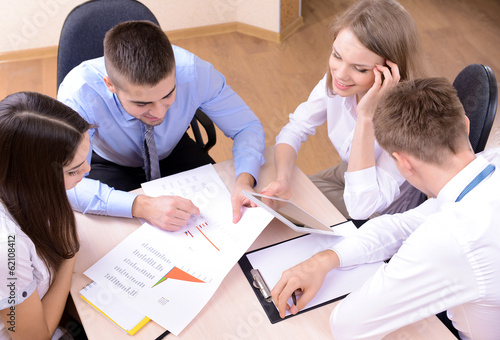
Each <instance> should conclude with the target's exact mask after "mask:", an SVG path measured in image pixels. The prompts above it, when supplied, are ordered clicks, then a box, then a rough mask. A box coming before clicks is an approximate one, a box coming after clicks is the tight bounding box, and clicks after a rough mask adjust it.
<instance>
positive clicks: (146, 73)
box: [104, 21, 175, 87]
mask: <svg viewBox="0 0 500 340" xmlns="http://www.w3.org/2000/svg"><path fill="white" fill-rule="evenodd" d="M104 62H105V65H106V71H107V72H108V77H109V78H110V80H111V82H113V84H114V85H115V86H118V87H120V85H121V87H123V85H124V84H120V81H126V82H130V83H132V84H134V85H147V86H155V85H157V84H158V83H159V82H160V81H162V80H163V79H165V78H166V77H167V76H169V75H170V74H172V72H174V71H175V57H174V51H173V49H172V45H171V44H170V41H169V40H168V37H167V36H166V34H165V33H164V32H163V31H162V30H161V28H160V27H159V26H158V25H156V24H154V23H152V22H150V21H127V22H122V23H119V24H118V25H116V26H115V27H113V28H112V29H111V30H109V31H108V32H107V33H106V36H105V38H104Z"/></svg>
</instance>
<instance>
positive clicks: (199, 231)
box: [196, 227, 220, 251]
mask: <svg viewBox="0 0 500 340" xmlns="http://www.w3.org/2000/svg"><path fill="white" fill-rule="evenodd" d="M196 229H198V231H199V232H200V233H201V234H202V235H203V236H205V238H206V239H207V241H208V242H210V244H211V245H213V246H214V248H215V249H217V250H218V251H220V249H219V248H217V246H216V245H215V244H213V243H212V241H210V239H209V238H208V237H207V235H205V234H204V233H203V231H201V229H200V228H199V227H196Z"/></svg>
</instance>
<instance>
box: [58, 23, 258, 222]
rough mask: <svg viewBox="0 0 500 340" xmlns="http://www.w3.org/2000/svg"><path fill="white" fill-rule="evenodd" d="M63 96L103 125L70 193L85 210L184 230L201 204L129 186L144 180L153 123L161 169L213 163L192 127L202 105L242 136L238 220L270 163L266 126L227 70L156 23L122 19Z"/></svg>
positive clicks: (237, 140)
mask: <svg viewBox="0 0 500 340" xmlns="http://www.w3.org/2000/svg"><path fill="white" fill-rule="evenodd" d="M58 99H59V100H60V101H61V102H63V103H65V104H66V105H68V106H70V107H71V108H73V109H74V110H76V111H77V112H78V113H80V115H81V116H82V117H83V118H85V119H86V120H87V121H88V122H89V123H91V124H94V125H95V128H94V129H92V130H91V131H90V139H91V143H92V148H91V149H92V152H91V153H90V154H89V156H88V161H89V163H90V161H91V160H92V168H93V169H92V170H91V171H90V173H89V175H88V176H87V177H86V178H84V179H83V180H82V182H81V183H79V184H78V185H77V186H76V187H75V188H74V189H72V190H71V191H68V197H69V199H70V202H71V204H72V206H73V208H74V209H75V210H78V211H81V212H83V213H93V214H103V215H110V216H122V217H138V218H145V219H147V220H148V221H149V222H151V223H152V224H154V225H156V226H158V227H160V228H162V229H165V230H172V231H173V230H178V229H180V227H182V226H183V225H185V224H186V222H187V220H188V219H189V218H190V216H191V215H192V214H198V213H199V209H198V208H197V207H196V206H195V205H194V204H193V203H192V202H191V201H190V200H187V199H184V198H181V197H177V196H162V197H156V198H153V197H149V196H146V195H136V194H132V193H129V192H127V191H129V190H132V189H135V188H138V187H140V183H142V182H145V181H146V180H147V179H146V175H145V171H144V157H143V154H144V134H145V129H146V128H147V127H148V126H153V127H154V140H155V144H156V149H157V154H158V159H159V160H160V162H159V164H160V170H161V175H162V176H166V175H170V174H173V173H177V172H181V171H184V170H188V169H192V168H195V167H198V166H201V165H204V164H208V163H213V160H212V159H211V157H209V156H208V155H207V154H206V153H205V152H203V151H202V150H201V148H200V147H199V146H198V145H197V144H196V143H195V142H194V141H193V140H192V139H190V138H189V136H188V135H187V133H186V130H187V129H188V127H189V124H190V122H191V120H192V119H193V117H194V114H195V112H196V110H197V109H198V108H200V109H202V110H203V111H204V112H205V113H206V114H207V116H208V117H209V118H210V119H211V120H212V121H213V122H214V123H215V124H216V125H217V126H218V127H219V128H220V129H221V130H222V131H223V132H224V134H225V135H226V136H228V137H230V138H232V139H233V140H234V143H233V158H234V163H235V172H236V183H235V187H234V190H233V192H232V194H231V201H232V205H233V221H234V222H237V221H238V220H239V219H240V217H241V206H242V205H244V204H247V203H248V201H247V200H246V199H245V197H244V196H243V195H242V193H241V192H242V190H253V187H254V185H255V183H256V179H257V177H258V174H259V169H260V167H261V166H262V164H264V162H265V160H264V154H263V153H264V148H265V141H264V130H263V127H262V124H261V123H260V121H259V120H258V118H257V117H256V116H255V114H254V113H253V112H252V111H251V110H250V108H249V107H248V106H247V105H246V104H245V103H244V101H243V100H242V99H241V98H240V97H239V96H238V95H237V94H236V93H235V92H234V91H233V90H232V89H231V88H230V86H229V85H227V84H226V81H225V78H224V76H223V75H222V74H221V73H219V72H218V71H217V70H215V69H214V67H213V66H212V65H211V64H209V63H208V62H205V61H203V60H201V59H199V58H198V57H197V56H195V55H193V54H192V53H190V52H188V51H186V50H184V49H182V48H179V47H177V46H172V45H171V44H170V42H169V40H168V38H167V36H166V35H165V33H164V32H163V31H162V30H161V29H160V27H158V26H157V25H155V24H152V23H150V22H146V21H130V22H125V23H121V24H118V25H117V26H115V27H114V28H113V29H111V30H110V31H109V32H108V33H107V34H106V37H105V39H104V57H101V58H97V59H93V60H88V61H86V62H83V63H82V64H80V65H79V66H77V67H75V68H74V69H73V70H72V71H71V72H70V73H68V75H67V76H66V78H65V79H64V81H63V82H62V83H61V86H60V87H59V90H58Z"/></svg>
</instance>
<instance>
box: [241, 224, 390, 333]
mask: <svg viewBox="0 0 500 340" xmlns="http://www.w3.org/2000/svg"><path fill="white" fill-rule="evenodd" d="M351 227H352V228H353V230H355V229H356V227H354V225H352V226H347V225H346V228H351ZM341 239H342V238H339V237H328V236H327V237H325V236H324V235H319V234H307V235H302V236H299V237H296V238H293V239H290V240H287V241H283V242H280V243H276V244H273V245H270V246H267V247H264V248H260V249H256V250H253V251H250V252H247V253H245V254H244V255H243V256H242V257H241V259H240V260H239V261H238V264H239V265H240V267H241V269H242V271H243V273H244V274H245V277H246V278H247V280H248V283H249V284H250V286H251V287H252V289H253V291H254V293H255V296H256V297H257V299H258V300H259V302H260V304H261V306H262V308H263V309H264V312H265V313H266V315H267V317H268V318H269V321H270V322H271V323H273V324H274V323H276V322H279V321H282V320H284V319H287V318H290V317H292V316H293V315H291V314H290V313H287V316H286V317H285V318H284V319H282V318H281V317H280V316H279V313H278V309H277V308H276V306H275V305H274V303H273V302H272V300H271V299H270V298H269V295H270V294H269V292H270V290H271V289H272V288H273V287H274V285H275V284H276V283H277V282H278V280H279V278H280V277H281V274H282V273H283V271H285V270H286V269H288V268H290V267H293V266H294V265H296V264H298V263H300V262H302V261H305V260H306V259H308V258H310V257H311V256H312V255H314V254H315V253H317V252H319V251H321V250H325V249H328V248H329V247H331V246H333V244H334V243H336V242H339V241H340V240H341ZM382 265H383V262H378V263H373V264H367V265H362V266H358V267H356V268H353V269H349V270H339V269H335V270H332V271H331V272H329V273H328V275H327V276H326V278H325V282H324V283H323V286H322V287H321V289H320V290H319V292H318V294H317V295H316V296H315V297H314V298H313V299H312V300H311V301H310V302H309V303H308V304H307V306H306V307H305V308H304V309H302V310H301V311H300V312H299V313H297V314H296V315H299V314H301V313H305V312H307V311H310V310H313V309H316V308H319V307H322V306H325V305H327V304H330V303H332V302H334V301H337V300H340V299H342V298H344V297H345V296H346V295H347V294H349V293H350V292H351V291H353V290H354V289H357V288H359V287H361V285H362V284H364V282H365V281H366V280H367V279H368V278H369V277H371V276H372V275H373V274H374V273H375V271H376V270H378V269H379V268H380V267H381V266H382ZM255 270H258V272H256V271H255ZM256 275H257V276H258V275H260V276H261V277H262V282H256V281H260V280H259V278H258V277H257V278H256ZM256 279H257V280H256ZM262 283H265V285H266V286H267V289H268V290H267V293H266V291H265V289H263V287H261V284H262ZM289 304H291V299H290V300H289Z"/></svg>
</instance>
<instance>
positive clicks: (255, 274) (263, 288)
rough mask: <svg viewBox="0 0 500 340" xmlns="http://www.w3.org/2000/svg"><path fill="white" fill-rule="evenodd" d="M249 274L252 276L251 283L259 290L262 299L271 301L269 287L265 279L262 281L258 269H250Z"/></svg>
mask: <svg viewBox="0 0 500 340" xmlns="http://www.w3.org/2000/svg"><path fill="white" fill-rule="evenodd" d="M250 274H251V275H252V278H253V282H252V285H253V286H254V287H255V288H257V289H258V290H259V291H260V293H261V294H262V297H263V298H264V300H266V301H267V302H271V301H273V298H272V297H271V291H270V290H269V287H268V286H267V284H266V281H264V278H263V277H262V275H260V271H259V270H258V269H252V270H250Z"/></svg>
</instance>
